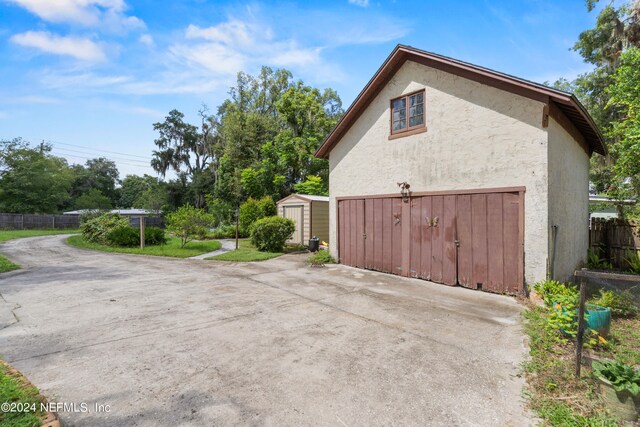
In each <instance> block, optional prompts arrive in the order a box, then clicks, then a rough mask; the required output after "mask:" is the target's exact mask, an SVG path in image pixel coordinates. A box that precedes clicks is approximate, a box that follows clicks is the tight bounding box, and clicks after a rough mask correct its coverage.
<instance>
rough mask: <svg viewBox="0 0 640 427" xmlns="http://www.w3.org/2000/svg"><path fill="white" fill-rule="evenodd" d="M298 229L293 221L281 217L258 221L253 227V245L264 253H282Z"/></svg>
mask: <svg viewBox="0 0 640 427" xmlns="http://www.w3.org/2000/svg"><path fill="white" fill-rule="evenodd" d="M295 229H296V225H295V223H294V222H293V221H291V220H290V219H287V218H282V217H279V216H269V217H266V218H262V219H259V220H257V221H256V222H254V223H253V225H252V226H251V243H252V244H253V245H254V246H255V247H256V248H257V249H258V250H259V251H262V252H282V251H283V249H284V244H285V242H286V241H287V239H289V238H290V237H291V235H292V234H293V232H294V231H295Z"/></svg>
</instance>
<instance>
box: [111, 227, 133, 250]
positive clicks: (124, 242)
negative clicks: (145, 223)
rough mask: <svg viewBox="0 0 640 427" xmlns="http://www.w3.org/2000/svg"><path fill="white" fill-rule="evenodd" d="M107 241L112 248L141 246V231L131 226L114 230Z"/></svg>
mask: <svg viewBox="0 0 640 427" xmlns="http://www.w3.org/2000/svg"><path fill="white" fill-rule="evenodd" d="M107 241H108V242H109V245H111V246H118V247H125V248H128V247H133V246H138V245H139V244H140V230H139V229H137V228H134V227H131V226H130V225H126V226H124V227H117V228H114V229H113V230H111V231H110V232H109V234H108V235H107Z"/></svg>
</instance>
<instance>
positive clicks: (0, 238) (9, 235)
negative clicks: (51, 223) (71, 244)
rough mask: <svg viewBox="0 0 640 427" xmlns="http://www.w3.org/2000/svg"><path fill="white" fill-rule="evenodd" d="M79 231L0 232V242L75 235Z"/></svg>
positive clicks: (72, 229)
mask: <svg viewBox="0 0 640 427" xmlns="http://www.w3.org/2000/svg"><path fill="white" fill-rule="evenodd" d="M79 232H80V230H78V229H77V228H68V229H64V230H0V242H4V241H7V240H11V239H19V238H21V237H36V236H53V235H55V234H77V233H79Z"/></svg>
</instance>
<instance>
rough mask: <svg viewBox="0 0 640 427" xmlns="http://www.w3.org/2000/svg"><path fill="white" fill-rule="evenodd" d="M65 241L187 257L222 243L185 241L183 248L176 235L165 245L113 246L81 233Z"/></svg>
mask: <svg viewBox="0 0 640 427" xmlns="http://www.w3.org/2000/svg"><path fill="white" fill-rule="evenodd" d="M67 243H68V244H69V245H71V246H75V247H77V248H82V249H93V250H96V251H103V252H120V253H125V254H140V255H156V256H168V257H174V258H189V257H192V256H196V255H202V254H206V253H207V252H213V251H217V250H218V249H220V247H221V246H222V244H221V243H220V242H218V241H217V240H207V241H193V242H189V243H187V245H186V246H185V247H184V248H181V247H180V239H178V238H176V237H170V238H169V243H167V244H166V245H155V246H145V248H144V249H140V248H138V247H135V248H120V247H114V246H106V245H100V244H97V243H92V242H88V241H86V240H85V239H84V237H82V236H81V235H77V236H71V237H69V238H68V239H67Z"/></svg>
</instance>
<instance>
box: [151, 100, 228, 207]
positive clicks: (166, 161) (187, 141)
mask: <svg viewBox="0 0 640 427" xmlns="http://www.w3.org/2000/svg"><path fill="white" fill-rule="evenodd" d="M199 115H200V119H201V125H200V128H197V127H196V126H194V125H192V124H189V123H186V122H185V121H184V114H183V113H181V112H180V111H178V110H172V111H170V112H169V115H168V116H166V117H165V120H164V122H158V123H154V125H153V129H154V130H155V131H157V132H158V133H159V134H160V136H159V137H158V138H157V139H155V141H154V143H155V144H156V146H157V147H158V150H156V151H154V152H153V158H152V160H151V166H152V167H153V168H154V169H155V170H156V171H157V172H159V173H160V174H162V176H165V175H166V173H167V171H169V170H174V171H175V172H177V173H179V174H180V173H182V174H184V175H185V176H186V178H187V179H188V180H189V181H190V182H191V184H192V186H193V190H194V196H195V197H194V204H195V205H196V206H197V207H202V206H204V203H205V199H204V195H205V194H206V191H207V189H208V188H209V187H211V185H212V184H213V183H214V182H215V178H216V175H215V167H216V163H217V158H218V153H217V151H216V147H217V145H218V144H216V142H217V139H218V136H217V128H218V126H217V122H216V120H215V118H214V117H211V116H210V115H208V114H207V109H206V107H205V106H203V108H202V109H201V110H200V111H199Z"/></svg>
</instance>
